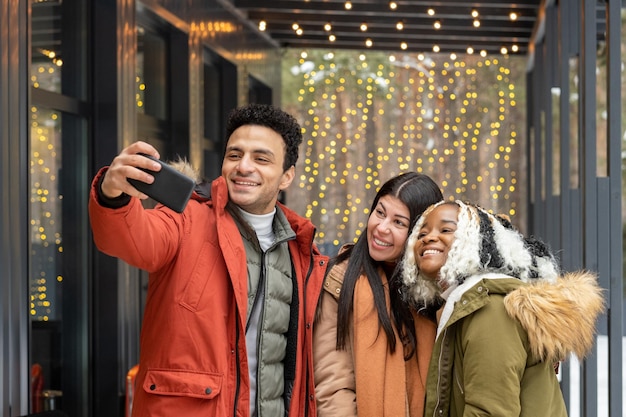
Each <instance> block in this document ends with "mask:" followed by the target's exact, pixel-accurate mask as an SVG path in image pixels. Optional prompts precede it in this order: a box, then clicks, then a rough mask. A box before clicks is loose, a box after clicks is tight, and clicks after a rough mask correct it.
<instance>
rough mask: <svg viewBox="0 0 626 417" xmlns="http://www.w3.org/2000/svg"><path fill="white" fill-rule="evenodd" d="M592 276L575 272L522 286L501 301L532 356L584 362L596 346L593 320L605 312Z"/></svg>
mask: <svg viewBox="0 0 626 417" xmlns="http://www.w3.org/2000/svg"><path fill="white" fill-rule="evenodd" d="M604 306H605V304H604V297H603V294H602V289H601V288H600V286H599V285H598V283H597V277H596V275H595V274H593V273H591V272H587V271H578V272H573V273H568V274H565V275H563V276H561V277H559V278H557V280H556V282H547V281H542V280H538V281H536V282H533V283H531V284H529V285H522V286H520V287H519V288H517V289H515V290H514V291H512V292H510V293H509V294H508V295H507V296H506V297H505V298H504V307H505V309H506V311H507V313H508V314H509V316H511V317H512V318H514V319H516V320H517V321H519V322H520V323H521V325H522V327H523V328H524V329H525V330H526V331H527V333H528V342H529V344H530V348H531V350H532V353H533V355H534V356H536V357H537V358H539V359H541V360H543V361H559V360H564V359H566V358H567V356H568V355H569V354H570V353H573V354H575V355H576V356H577V357H578V358H579V359H581V360H582V359H583V358H584V357H585V355H586V354H587V353H588V352H589V350H590V349H591V348H592V347H593V344H594V342H595V332H596V320H597V318H598V315H599V314H601V313H602V312H603V311H604Z"/></svg>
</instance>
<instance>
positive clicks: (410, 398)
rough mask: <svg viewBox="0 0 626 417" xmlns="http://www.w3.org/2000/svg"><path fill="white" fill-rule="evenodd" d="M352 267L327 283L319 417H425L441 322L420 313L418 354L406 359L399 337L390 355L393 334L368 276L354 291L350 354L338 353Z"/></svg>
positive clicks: (317, 346) (318, 332)
mask: <svg viewBox="0 0 626 417" xmlns="http://www.w3.org/2000/svg"><path fill="white" fill-rule="evenodd" d="M346 264H347V262H344V263H343V264H340V265H337V266H335V267H334V268H333V269H332V270H331V271H330V272H329V274H328V276H327V277H326V279H325V281H324V290H325V291H322V297H323V298H322V304H321V310H320V312H319V313H318V314H319V317H318V320H317V321H316V324H315V328H314V331H313V360H314V370H315V393H316V397H317V412H318V417H336V416H341V417H356V416H358V417H398V416H410V417H422V416H423V410H424V396H425V385H426V374H427V369H428V363H429V360H430V355H431V352H432V348H433V344H434V340H435V331H436V329H435V324H434V323H433V322H431V321H430V320H428V319H426V318H424V317H422V316H419V315H417V314H414V319H415V326H416V334H417V339H418V340H417V351H416V354H415V355H413V356H412V357H411V359H410V360H408V361H405V360H404V352H403V349H402V342H401V340H400V338H399V336H398V335H397V334H396V346H397V348H396V351H395V352H394V353H390V352H389V349H388V346H387V336H386V334H385V332H384V331H382V329H381V328H380V327H379V324H378V315H377V313H376V309H375V306H374V297H373V294H372V290H371V287H370V285H369V283H368V281H367V277H365V276H362V277H360V278H359V280H358V281H357V283H356V287H355V292H354V303H353V305H354V311H353V324H352V326H351V328H350V339H349V343H348V345H347V346H346V349H345V350H336V344H337V307H338V300H339V294H340V292H341V286H342V284H343V275H344V272H345V267H346ZM381 279H382V280H383V284H384V287H385V290H386V299H387V308H388V309H389V292H388V290H389V286H388V283H387V277H386V276H385V275H384V274H383V273H382V272H381ZM357 393H358V395H357ZM357 410H358V411H357Z"/></svg>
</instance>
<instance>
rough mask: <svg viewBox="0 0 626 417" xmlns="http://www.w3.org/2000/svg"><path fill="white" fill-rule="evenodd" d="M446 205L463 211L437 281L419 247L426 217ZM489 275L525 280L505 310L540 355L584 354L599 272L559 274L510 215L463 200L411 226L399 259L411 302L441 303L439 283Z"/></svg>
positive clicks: (598, 304)
mask: <svg viewBox="0 0 626 417" xmlns="http://www.w3.org/2000/svg"><path fill="white" fill-rule="evenodd" d="M441 204H456V205H457V206H458V207H459V214H458V219H457V230H456V231H455V234H454V236H455V240H454V242H453V243H452V245H451V247H450V250H449V252H448V257H447V259H446V262H445V264H444V265H443V266H442V268H441V270H440V272H439V278H438V281H437V282H435V281H433V280H431V279H429V278H427V277H425V276H423V275H422V274H421V273H420V271H419V268H418V267H417V264H416V259H415V254H414V248H415V245H416V243H417V241H418V235H419V232H420V229H421V228H422V225H423V223H424V219H425V217H426V216H427V215H428V214H429V213H430V212H431V211H432V210H433V209H434V208H435V207H438V206H439V205H441ZM487 274H497V275H500V276H508V277H513V278H517V279H519V280H520V281H522V282H524V283H526V284H527V285H521V286H519V287H517V288H515V289H512V291H511V292H510V293H508V294H507V295H506V297H505V301H504V303H505V308H506V310H507V313H508V314H509V315H510V316H511V317H512V318H514V319H516V320H518V321H519V322H520V323H521V325H522V326H523V327H524V328H525V329H526V331H527V332H528V336H529V342H530V344H531V349H532V351H533V353H534V354H535V355H537V357H538V358H541V359H546V360H562V359H564V358H565V357H566V356H567V354H569V353H574V354H576V355H577V356H578V357H579V358H581V359H582V358H583V357H584V356H585V354H586V353H587V352H588V351H589V349H591V347H592V346H593V343H594V338H595V325H596V320H597V318H598V315H599V314H600V313H601V312H602V311H603V310H604V298H603V295H602V289H601V288H600V287H599V286H598V284H597V277H596V275H595V274H594V273H592V272H588V271H580V272H575V273H568V274H564V275H561V273H560V272H559V268H558V264H557V262H556V259H555V257H554V256H553V254H552V252H551V251H550V249H549V248H548V246H547V245H546V244H545V243H543V242H541V241H540V240H538V239H535V238H526V237H524V236H523V235H522V234H521V233H520V232H519V231H517V230H516V229H515V228H513V226H512V225H511V223H510V221H509V219H508V218H507V217H506V216H497V215H494V214H492V213H489V212H488V211H486V210H484V209H482V208H481V207H479V206H476V205H473V204H469V203H463V202H460V201H456V202H451V201H444V202H440V203H437V204H435V205H433V206H431V207H429V208H428V209H427V210H426V211H425V212H424V213H423V214H422V216H421V217H420V219H419V220H418V222H417V223H416V225H415V227H414V228H413V230H412V232H411V235H410V236H409V238H408V240H407V248H406V250H405V254H404V257H403V259H402V263H401V276H402V281H403V292H404V296H405V298H406V300H407V302H409V303H410V304H412V305H414V306H415V307H416V308H418V309H419V308H423V307H431V308H433V307H437V306H438V305H440V304H441V303H442V298H441V292H442V291H441V286H443V287H446V288H455V287H458V286H460V285H462V284H463V283H464V282H465V280H466V279H468V278H469V277H475V276H484V275H487ZM440 285H441V286H440Z"/></svg>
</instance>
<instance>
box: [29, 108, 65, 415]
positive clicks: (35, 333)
mask: <svg viewBox="0 0 626 417" xmlns="http://www.w3.org/2000/svg"><path fill="white" fill-rule="evenodd" d="M30 126H31V134H30V136H31V155H30V178H31V182H30V184H31V193H30V263H31V267H30V270H31V275H30V319H31V327H32V348H31V355H32V356H31V357H32V367H33V368H32V369H33V372H35V371H36V372H37V374H38V377H39V378H40V380H41V383H40V384H39V385H38V386H35V387H33V391H32V393H31V396H32V401H31V406H32V410H31V411H33V412H36V411H43V410H45V409H47V408H49V407H50V404H49V402H50V399H51V398H52V397H50V395H51V393H55V396H54V398H55V401H57V404H58V402H60V399H59V397H60V396H61V391H60V389H61V384H62V382H61V369H62V361H61V353H60V352H61V322H62V319H63V317H62V299H63V278H64V277H63V274H62V255H63V239H62V233H61V231H62V222H61V204H62V199H63V196H62V194H61V192H60V187H59V174H60V168H61V146H60V144H61V126H62V121H61V114H60V113H59V112H57V111H54V110H49V109H43V108H38V107H36V106H33V107H32V108H31V121H30Z"/></svg>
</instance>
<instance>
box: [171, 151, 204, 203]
mask: <svg viewBox="0 0 626 417" xmlns="http://www.w3.org/2000/svg"><path fill="white" fill-rule="evenodd" d="M168 164H169V165H171V166H172V167H173V168H174V169H175V170H177V171H179V172H181V173H183V174H185V175H186V176H188V177H189V178H191V179H192V180H194V181H195V183H196V186H195V188H194V190H193V191H194V192H193V194H192V195H191V198H193V199H194V200H199V201H206V200H208V199H209V198H211V182H210V181H205V180H204V179H203V178H202V176H201V175H200V173H199V172H198V170H196V169H195V168H194V167H193V166H192V165H191V163H190V162H189V161H188V160H187V159H186V158H181V157H179V158H178V159H176V160H174V161H169V162H168Z"/></svg>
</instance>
